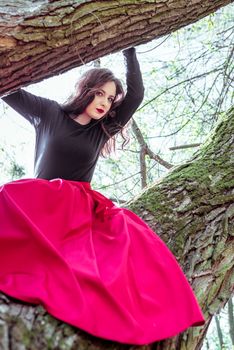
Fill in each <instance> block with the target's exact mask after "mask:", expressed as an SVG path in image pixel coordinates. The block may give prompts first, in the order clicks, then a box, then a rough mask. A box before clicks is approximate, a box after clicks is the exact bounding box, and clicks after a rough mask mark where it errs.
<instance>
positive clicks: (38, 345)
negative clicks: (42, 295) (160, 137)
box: [0, 109, 234, 350]
mask: <svg viewBox="0 0 234 350" xmlns="http://www.w3.org/2000/svg"><path fill="white" fill-rule="evenodd" d="M233 135H234V109H232V110H231V111H230V112H229V113H228V114H227V116H226V117H225V118H224V119H223V120H222V122H221V123H220V125H219V126H218V128H217V129H216V132H215V133H214V134H213V137H212V138H210V140H209V142H207V143H205V144H204V145H203V146H202V148H201V149H200V151H199V152H198V153H197V154H196V155H195V157H194V158H193V159H192V160H191V161H190V162H188V163H186V164H184V165H181V166H178V167H175V168H173V169H172V170H171V171H170V173H169V174H168V175H167V176H166V177H165V178H164V179H163V180H162V181H160V182H159V183H157V184H155V185H154V186H152V187H150V188H148V189H147V190H146V191H144V192H143V193H142V194H141V196H140V197H138V198H137V199H135V200H134V201H132V202H131V203H129V208H130V209H132V210H133V211H135V212H136V213H137V214H138V215H139V216H141V217H142V218H143V219H144V220H145V221H146V222H147V223H148V224H149V225H150V226H151V227H152V228H153V229H154V230H155V231H156V232H157V233H158V234H159V235H160V237H161V238H162V239H163V240H164V241H165V242H166V243H167V245H168V246H169V247H170V249H171V250H172V251H173V253H174V254H175V255H176V257H177V258H178V260H179V262H180V264H181V266H182V268H183V269H184V272H185V274H186V275H187V278H188V279H189V281H190V282H191V285H192V287H193V289H194V291H195V293H196V295H197V298H198V300H199V303H200V305H201V307H202V309H203V312H204V314H205V318H206V325H205V326H204V327H196V328H191V329H190V330H188V331H187V332H184V333H183V334H182V335H180V336H178V337H174V338H170V339H167V340H165V341H162V342H158V343H155V344H153V345H148V346H145V347H139V348H141V349H144V350H146V349H147V350H159V349H160V350H169V349H170V350H199V349H201V346H202V341H203V339H204V336H205V334H206V330H207V328H208V325H209V323H210V320H211V317H212V315H213V314H214V313H216V312H217V311H218V310H219V309H220V308H221V307H222V306H224V304H225V303H226V302H227V300H228V299H229V297H230V295H231V293H232V292H233V285H234V283H233V280H234V269H233V264H234V259H233V256H234V245H233V236H234V179H233V169H234V157H233V154H234V137H233ZM181 297H183V296H181ZM100 317H101V315H100ZM78 348H79V349H87V348H89V349H90V350H92V349H93V350H94V349H95V350H96V349H97V348H101V349H109V348H111V349H112V350H113V349H116V350H121V349H125V350H126V349H129V348H130V347H129V346H126V345H120V344H116V343H112V342H107V341H103V340H100V339H97V338H94V337H91V336H89V335H87V334H86V333H84V332H82V331H79V330H77V329H76V328H73V327H71V326H68V325H66V324H64V323H62V322H60V321H57V320H55V319H54V318H53V317H52V316H49V315H48V314H46V312H45V311H44V310H43V309H42V308H41V307H32V306H28V305H23V304H22V303H16V301H12V300H10V299H9V298H7V297H5V296H4V295H1V294H0V349H1V350H9V349H12V350H26V349H27V350H32V349H35V350H36V349H38V350H39V349H56V350H60V349H61V350H75V349H78Z"/></svg>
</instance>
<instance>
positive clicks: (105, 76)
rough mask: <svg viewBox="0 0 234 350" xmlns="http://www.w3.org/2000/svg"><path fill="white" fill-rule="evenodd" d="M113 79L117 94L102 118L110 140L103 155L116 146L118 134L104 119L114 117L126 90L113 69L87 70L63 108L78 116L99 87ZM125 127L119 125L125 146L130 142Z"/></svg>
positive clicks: (102, 151) (73, 115) (70, 114)
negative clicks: (110, 131)
mask: <svg viewBox="0 0 234 350" xmlns="http://www.w3.org/2000/svg"><path fill="white" fill-rule="evenodd" d="M109 81H113V82H114V83H115V86H116V95H115V98H114V101H113V102H112V105H111V108H110V110H109V112H108V113H107V114H106V115H105V117H104V118H103V119H102V120H100V123H101V127H102V129H103V131H104V132H105V133H106V135H107V136H108V141H107V142H106V143H105V144H104V146H103V148H102V150H101V155H102V156H107V155H109V154H110V153H111V152H112V151H113V150H115V146H116V135H114V136H112V135H110V133H109V132H108V130H107V128H106V127H105V125H104V123H103V120H104V119H105V118H107V117H111V118H114V117H115V110H116V108H117V107H118V106H119V105H120V104H121V102H122V101H123V99H124V90H123V86H122V83H121V81H120V80H119V79H117V78H116V77H115V76H114V74H113V73H112V71H110V70H109V69H106V68H92V69H90V70H88V71H87V72H85V73H84V74H83V75H82V76H81V78H80V79H79V80H78V82H77V83H76V85H75V91H74V93H73V94H72V95H71V96H70V97H69V98H68V100H67V101H66V102H65V103H64V104H63V105H62V109H63V111H64V112H65V113H67V114H68V115H69V116H70V117H74V118H75V117H76V116H77V115H79V114H81V113H83V112H84V110H85V109H86V107H87V106H88V105H89V104H90V103H91V102H92V101H93V100H94V97H95V93H96V92H97V91H98V89H99V88H100V87H101V86H102V85H104V84H105V83H107V82H109ZM124 129H125V128H124V127H119V128H118V130H119V133H120V134H121V136H122V138H123V145H122V146H124V145H125V144H126V143H127V142H128V137H127V136H126V134H125V130H124Z"/></svg>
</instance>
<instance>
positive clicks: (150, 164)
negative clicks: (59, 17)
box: [0, 4, 234, 350]
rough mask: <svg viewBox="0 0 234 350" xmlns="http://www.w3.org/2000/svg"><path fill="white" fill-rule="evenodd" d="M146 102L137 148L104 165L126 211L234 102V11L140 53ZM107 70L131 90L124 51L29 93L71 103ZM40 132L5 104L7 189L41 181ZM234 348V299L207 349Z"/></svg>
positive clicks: (0, 129) (1, 123)
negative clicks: (83, 77)
mask: <svg viewBox="0 0 234 350" xmlns="http://www.w3.org/2000/svg"><path fill="white" fill-rule="evenodd" d="M136 49H137V55H138V58H139V62H140V65H141V69H142V74H143V80H144V85H145V97H144V101H143V103H142V104H141V106H140V107H139V109H138V111H137V112H136V113H135V115H134V119H133V121H132V122H131V124H130V125H129V128H128V133H129V137H130V142H129V143H128V144H127V145H126V146H125V147H124V150H122V149H121V144H122V142H121V139H119V142H118V146H117V150H116V152H115V154H113V155H112V157H111V158H106V159H105V158H100V160H99V162H98V165H97V168H96V172H95V176H94V179H93V182H92V186H93V188H94V189H97V190H100V191H101V192H102V193H103V194H104V195H106V196H108V197H110V198H111V199H112V200H114V201H115V202H117V203H118V204H120V205H124V203H125V202H126V201H128V200H130V199H131V198H133V197H134V196H136V195H137V194H138V193H139V192H140V191H141V190H142V189H143V188H144V187H146V186H148V185H150V184H152V183H154V182H155V181H157V179H159V178H160V177H162V176H163V175H165V174H166V173H167V172H168V171H169V170H170V168H171V167H172V166H174V165H177V164H181V163H182V162H184V161H186V160H188V159H190V158H191V157H192V155H193V154H194V153H195V152H196V151H197V149H198V148H199V145H200V144H202V143H203V142H204V140H206V138H207V137H208V135H209V133H210V132H211V131H212V130H213V128H214V126H215V124H216V122H217V120H218V119H219V117H220V116H221V115H222V114H223V113H226V111H227V110H228V109H229V108H230V107H231V106H232V105H233V103H234V89H233V88H234V4H230V5H228V6H226V7H224V8H223V9H221V10H219V11H218V12H216V13H214V14H212V15H210V16H208V17H206V18H204V19H202V20H200V21H198V22H196V23H195V24H193V25H189V26H187V27H185V28H183V29H180V30H179V31H176V32H174V33H172V34H170V35H168V36H166V37H163V38H160V39H158V40H155V41H152V42H150V43H148V44H146V45H142V46H138V47H137V48H136ZM94 65H100V66H101V67H107V68H110V69H112V70H113V71H114V73H115V74H116V76H117V77H119V78H121V80H122V82H123V84H124V85H125V67H124V61H123V57H122V54H121V52H120V53H117V54H113V55H110V56H107V57H104V58H102V59H101V60H100V61H99V60H98V61H95V62H92V63H90V64H87V65H84V66H82V67H81V68H76V69H73V70H71V71H69V72H68V73H65V74H63V75H60V76H57V77H54V78H51V79H48V80H46V81H43V82H41V83H38V84H34V85H31V86H28V87H27V90H28V91H30V92H32V93H34V94H36V95H39V96H44V97H47V98H50V99H54V100H57V101H58V102H61V103H62V102H64V101H65V100H66V98H67V97H68V96H69V94H70V93H71V92H72V91H73V87H74V84H75V82H76V80H77V79H78V77H79V76H80V74H81V73H82V72H83V71H85V70H87V69H89V68H90V67H93V66H94ZM34 141H35V139H34V130H33V129H32V127H31V126H30V125H29V123H27V122H26V121H25V120H23V118H22V117H19V116H18V115H17V114H16V113H15V112H13V111H12V110H11V109H10V108H9V107H7V106H6V105H4V104H3V102H1V104H0V183H4V182H8V181H11V180H15V179H18V178H28V177H33V149H34ZM233 348H234V317H233V303H232V300H230V301H229V303H228V304H227V305H226V307H225V308H224V309H223V310H221V312H220V313H219V314H218V315H216V316H215V317H214V318H213V320H212V322H211V325H210V327H209V331H208V333H207V336H206V339H205V342H204V345H203V350H208V349H211V350H218V349H222V350H223V349H227V350H230V349H233Z"/></svg>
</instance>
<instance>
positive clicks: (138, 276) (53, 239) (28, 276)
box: [0, 179, 204, 344]
mask: <svg viewBox="0 0 234 350" xmlns="http://www.w3.org/2000/svg"><path fill="white" fill-rule="evenodd" d="M0 291H2V292H4V293H6V294H7V295H9V296H12V297H14V298H17V299H19V300H22V301H26V302H29V303H33V304H40V305H42V306H43V307H44V308H45V309H46V310H47V311H48V312H49V313H50V314H51V315H53V316H55V317H56V318H58V319H60V320H62V321H64V322H67V323H69V324H71V325H74V326H76V327H78V328H81V329H83V330H85V331H87V332H89V333H91V334H93V335H95V336H98V337H102V338H105V339H109V340H115V341H118V342H121V343H127V344H147V343H151V342H155V341H159V340H161V339H164V338H168V337H171V336H174V335H176V334H178V333H179V332H182V331H184V330H185V329H186V328H188V327H190V326H199V325H202V324H203V323H204V318H203V315H202V313H201V310H200V308H199V306H198V303H197V301H196V298H195V296H194V294H193V291H192V289H191V287H190V285H189V283H188V282H187V280H186V278H185V276H184V274H183V272H182V270H181V268H180V267H179V265H178V263H177V261H176V259H175V258H174V256H173V255H172V253H171V252H170V251H169V249H168V248H167V247H166V245H165V244H164V243H163V242H162V240H161V239H160V238H159V237H158V236H157V235H156V234H155V233H154V232H153V231H151V229H150V228H149V227H148V226H147V225H146V224H145V223H144V222H143V221H142V220H141V219H140V218H139V217H138V216H136V215H135V214H133V213H132V212H131V211H129V210H127V209H121V208H118V207H116V206H115V205H114V204H113V203H112V202H111V201H110V200H108V199H107V198H106V197H104V196H103V195H101V194H100V193H98V192H96V191H94V190H92V189H91V187H90V184H89V183H83V182H75V181H68V180H61V179H55V180H51V181H48V180H42V179H23V180H18V181H14V182H11V183H7V184H5V185H4V186H2V187H0Z"/></svg>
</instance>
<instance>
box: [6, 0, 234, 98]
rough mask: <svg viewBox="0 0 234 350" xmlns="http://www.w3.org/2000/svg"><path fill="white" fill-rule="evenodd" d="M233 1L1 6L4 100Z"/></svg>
mask: <svg viewBox="0 0 234 350" xmlns="http://www.w3.org/2000/svg"><path fill="white" fill-rule="evenodd" d="M232 1H233V0H215V1H213V0H193V1H191V0H189V1H188V0H138V1H135V0H127V1H126V0H118V1H112V0H110V1H97V0H95V1H85V0H68V1H63V0H57V1H48V0H37V1H34V2H33V3H32V2H31V1H28V0H23V1H22V0H21V1H20V0H15V1H4V4H2V2H1V1H0V54H1V56H0V95H2V94H4V93H7V92H9V91H11V90H15V89H17V88H19V87H21V86H24V85H28V84H31V83H35V82H37V81H40V80H42V79H45V78H48V77H51V76H53V75H55V74H58V73H62V72H65V71H67V70H68V69H71V68H73V67H77V66H80V65H82V64H83V63H84V62H85V63H87V62H89V61H92V60H95V59H97V58H99V57H101V56H104V55H106V54H108V53H113V52H115V51H119V50H121V49H124V48H126V47H128V46H133V45H138V44H143V43H146V42H148V41H150V40H152V39H154V38H157V37H160V36H162V35H165V34H168V33H171V32H173V31H175V30H177V29H179V28H181V27H183V26H185V25H188V24H190V23H193V22H195V21H197V20H198V19H200V18H202V17H205V16H206V15H208V14H209V13H212V12H214V11H216V10H217V9H218V8H220V7H221V6H224V5H227V4H228V3H231V2H232Z"/></svg>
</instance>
